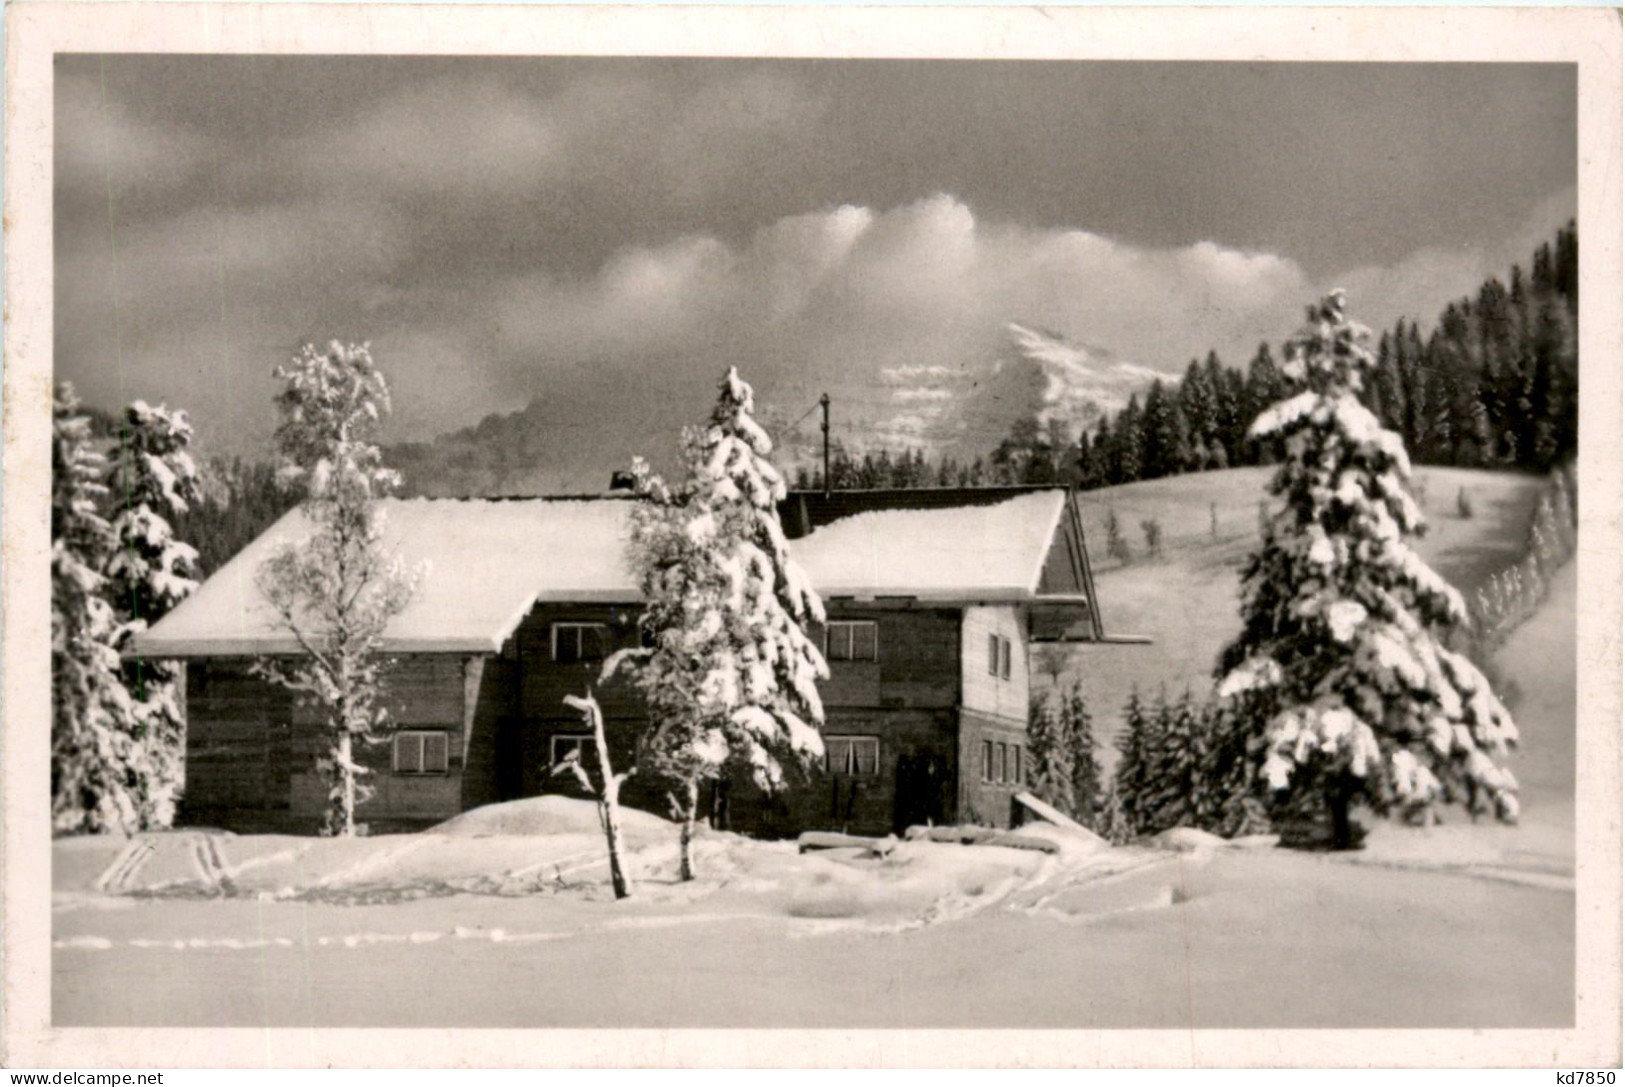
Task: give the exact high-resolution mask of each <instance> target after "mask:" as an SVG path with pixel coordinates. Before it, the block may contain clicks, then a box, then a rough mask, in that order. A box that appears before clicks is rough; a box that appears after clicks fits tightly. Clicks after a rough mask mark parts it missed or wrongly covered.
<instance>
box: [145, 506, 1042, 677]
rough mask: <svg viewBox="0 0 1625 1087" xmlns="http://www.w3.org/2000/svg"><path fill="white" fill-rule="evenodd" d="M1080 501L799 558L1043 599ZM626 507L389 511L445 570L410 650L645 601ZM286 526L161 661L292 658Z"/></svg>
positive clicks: (187, 610) (881, 525)
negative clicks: (280, 588) (284, 575)
mask: <svg viewBox="0 0 1625 1087" xmlns="http://www.w3.org/2000/svg"><path fill="white" fill-rule="evenodd" d="M1066 500H1067V496H1066V493H1065V492H1064V491H1062V490H1059V489H1049V490H1041V491H1030V492H1022V493H1019V494H1017V495H1016V496H1015V497H1006V498H1005V499H1004V500H1003V501H1000V502H998V503H996V504H994V505H972V506H954V507H948V508H940V509H876V510H871V511H870V512H865V513H858V514H855V515H853V516H849V517H846V518H843V519H841V520H838V521H834V522H832V523H829V524H827V525H825V526H824V527H822V528H819V529H817V530H815V531H814V532H813V533H812V534H811V535H810V536H807V537H805V538H803V539H799V540H794V541H793V542H792V543H791V545H790V549H791V555H792V557H793V558H794V559H795V560H796V561H797V562H799V563H800V564H801V566H802V568H803V569H804V570H805V571H806V574H807V576H808V579H809V580H810V581H811V583H812V585H813V587H814V588H816V589H817V590H818V592H819V593H820V594H822V595H823V596H825V597H837V596H848V597H858V598H863V599H871V598H886V597H910V598H914V599H919V600H926V601H941V602H960V601H963V602H974V601H998V600H1008V601H1020V600H1028V599H1032V598H1033V597H1034V596H1035V595H1036V594H1037V593H1039V591H1040V582H1041V578H1042V576H1043V571H1044V566H1045V562H1046V559H1047V558H1048V556H1049V555H1050V553H1051V549H1052V547H1053V546H1054V545H1055V543H1056V540H1057V539H1058V534H1057V533H1058V529H1059V527H1060V525H1061V522H1062V514H1063V511H1064V509H1065V503H1066ZM632 502H633V500H632V499H630V498H629V497H626V496H620V497H593V498H570V499H560V498H537V499H511V500H504V501H484V500H477V499H476V500H464V499H445V498H442V499H430V498H418V499H392V500H388V501H386V502H384V503H383V513H384V518H385V520H384V526H385V527H384V538H385V544H386V546H387V547H388V548H389V549H390V550H391V551H393V552H394V553H396V554H398V555H399V556H400V557H401V559H402V560H403V561H405V562H406V563H407V564H408V565H417V564H418V563H427V564H428V567H429V570H428V574H427V576H426V578H425V579H424V581H423V583H422V585H421V587H420V588H419V590H418V592H417V594H416V596H414V597H413V599H412V601H411V603H410V604H409V605H408V606H407V608H406V610H405V611H403V612H402V613H401V614H400V615H398V616H396V617H395V619H394V620H392V621H391V622H390V624H389V626H388V627H387V629H386V632H385V633H386V637H385V644H386V647H387V648H388V649H389V650H391V651H393V652H399V653H413V652H415V653H434V652H445V653H495V652H498V651H500V649H501V647H502V644H503V642H505V641H506V640H507V638H508V637H509V635H510V634H512V632H513V630H514V628H515V627H517V626H518V624H519V622H520V620H522V619H523V618H524V616H525V615H526V614H527V613H528V612H529V611H530V609H531V608H532V607H533V606H534V605H535V604H536V603H538V602H549V601H551V602H561V603H627V604H632V603H636V602H637V601H638V599H639V594H638V591H637V586H636V584H635V583H634V581H633V578H632V576H631V573H630V572H629V571H628V570H627V569H626V566H625V563H624V558H623V556H624V553H625V546H626V541H627V538H628V514H629V513H630V511H631V509H632ZM308 531H309V530H308V525H307V522H306V520H305V518H304V516H303V514H302V513H301V512H300V511H299V510H294V511H292V512H290V513H288V514H287V515H285V516H284V517H283V518H282V519H281V520H279V521H277V522H276V524H274V525H272V526H271V528H269V529H267V530H266V531H265V533H264V534H262V535H261V536H260V537H259V538H257V539H256V540H254V542H253V543H251V544H249V546H248V547H246V548H244V549H243V551H242V552H240V553H239V554H238V555H236V556H235V557H234V558H232V559H231V561H229V562H227V563H226V564H225V565H224V566H223V567H221V568H220V570H218V571H217V572H216V573H215V574H214V575H213V576H212V577H210V578H209V579H208V580H207V581H206V582H204V584H203V585H202V586H201V587H200V588H199V589H198V591H197V592H196V593H194V594H193V596H192V597H191V598H190V599H188V600H186V601H185V602H184V603H182V604H181V605H180V606H179V607H178V608H176V609H175V610H174V611H173V612H171V613H170V614H169V615H167V616H165V617H164V618H163V619H162V620H161V621H160V622H158V623H157V624H155V625H154V626H153V628H152V629H151V630H149V631H146V632H144V633H143V634H141V635H138V636H137V638H136V639H135V645H134V650H135V652H136V653H137V654H139V655H141V656H146V657H198V656H255V655H262V654H280V653H292V652H296V651H297V646H296V644H295V643H294V641H293V639H292V637H291V636H290V635H288V634H286V633H285V632H283V631H282V630H281V629H279V627H278V625H277V623H276V620H275V617H274V616H273V615H272V614H271V612H270V609H269V608H268V606H267V605H266V604H265V602H264V600H263V598H262V597H261V595H260V593H259V590H258V588H257V586H256V585H255V581H254V575H255V571H256V570H258V568H259V566H260V564H261V563H262V562H264V560H265V559H266V558H267V557H268V556H269V555H270V554H271V553H272V551H273V550H274V549H275V548H276V547H278V546H279V545H280V544H281V543H282V542H283V541H293V540H298V539H300V538H301V537H303V536H304V535H306V533H307V532H308Z"/></svg>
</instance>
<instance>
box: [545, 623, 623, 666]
mask: <svg viewBox="0 0 1625 1087" xmlns="http://www.w3.org/2000/svg"><path fill="white" fill-rule="evenodd" d="M608 644H609V628H608V627H606V626H605V625H604V624H603V623H554V624H553V660H554V661H556V662H557V663H559V664H575V663H577V662H578V661H597V660H603V659H604V649H605V647H606V646H607V645H608Z"/></svg>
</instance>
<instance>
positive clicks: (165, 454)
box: [107, 400, 201, 827]
mask: <svg viewBox="0 0 1625 1087" xmlns="http://www.w3.org/2000/svg"><path fill="white" fill-rule="evenodd" d="M191 442H192V426H191V424H190V423H189V422H188V421H187V419H186V413H185V412H183V411H177V412H171V411H169V410H168V409H167V408H164V407H156V408H154V407H150V406H149V405H148V404H147V403H146V402H145V401H141V400H137V401H135V402H134V403H132V404H130V405H129V406H128V407H127V408H126V409H125V411H124V418H123V420H122V421H121V423H120V425H119V429H118V444H117V445H116V446H115V447H114V449H113V456H112V471H111V475H110V478H109V482H110V484H111V491H112V495H111V506H112V511H113V516H112V530H113V539H114V545H115V546H114V551H113V554H112V556H111V558H110V560H109V562H108V565H107V576H108V592H109V596H110V598H111V600H112V603H113V606H114V609H115V611H116V612H117V614H118V616H119V618H120V620H121V621H122V624H123V635H124V637H123V639H121V643H120V647H121V648H122V647H123V646H124V645H127V644H128V639H129V638H130V637H131V636H133V635H135V634H136V633H138V632H140V631H142V630H145V629H146V628H147V627H149V626H151V625H152V624H153V623H155V622H157V621H158V620H159V619H161V618H163V617H164V616H165V615H166V614H168V613H169V611H170V610H171V609H173V608H174V607H175V605H177V604H179V603H180V602H181V601H182V600H184V599H186V597H187V596H189V595H191V592H192V590H193V589H195V588H197V582H196V581H195V580H194V576H195V573H196V568H197V552H196V551H195V550H194V549H193V548H192V547H191V546H190V545H188V544H186V543H183V542H181V541H180V540H178V539H176V537H175V531H174V529H173V528H172V527H171V523H172V522H173V520H174V519H175V517H176V516H178V515H180V514H183V513H185V512H186V511H187V510H188V509H190V508H191V507H192V506H193V505H194V504H195V503H196V502H197V501H198V500H199V498H200V497H201V489H200V486H199V482H198V474H197V469H196V467H195V466H194V465H193V463H192V455H191V453H190V452H189V448H188V447H189V446H190V445H191ZM180 675H181V668H180V665H179V664H178V663H177V662H175V661H162V660H127V661H126V662H125V665H124V680H125V686H126V688H127V689H128V691H129V693H130V697H131V700H132V704H131V709H132V712H133V714H134V721H133V724H134V730H133V731H134V737H133V741H134V743H135V744H136V745H138V746H139V748H140V749H141V750H142V752H143V754H144V758H143V759H141V760H139V768H138V769H137V770H136V771H135V774H136V778H137V780H136V782H135V790H136V795H137V798H138V801H139V805H140V817H141V825H142V826H143V827H166V826H169V825H170V824H171V823H172V822H174V818H175V804H176V801H177V800H178V799H179V796H180V791H181V787H182V784H183V781H184V766H185V762H184V759H185V747H186V721H185V718H184V717H183V716H182V714H181V707H180V701H179V682H180Z"/></svg>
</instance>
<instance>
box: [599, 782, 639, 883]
mask: <svg viewBox="0 0 1625 1087" xmlns="http://www.w3.org/2000/svg"><path fill="white" fill-rule="evenodd" d="M605 785H606V788H605V790H604V795H603V797H602V798H600V800H599V801H598V814H599V817H600V818H601V819H602V820H603V823H604V840H605V841H606V842H607V843H608V846H609V885H610V886H611V887H612V888H614V890H615V897H616V898H625V897H626V896H627V895H629V894H631V893H632V889H631V888H630V887H629V886H628V885H627V882H626V872H625V870H624V869H622V868H621V808H620V804H618V803H617V796H616V794H617V793H619V792H620V788H619V786H620V783H619V782H617V781H615V780H614V779H612V778H611V779H608V780H606V782H605Z"/></svg>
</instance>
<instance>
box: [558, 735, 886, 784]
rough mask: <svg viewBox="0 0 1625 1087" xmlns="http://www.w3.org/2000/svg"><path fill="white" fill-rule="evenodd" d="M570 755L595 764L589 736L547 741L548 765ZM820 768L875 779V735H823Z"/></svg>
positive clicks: (877, 747)
mask: <svg viewBox="0 0 1625 1087" xmlns="http://www.w3.org/2000/svg"><path fill="white" fill-rule="evenodd" d="M572 754H574V755H575V757H576V758H577V759H579V760H580V761H581V763H582V765H584V766H588V767H591V766H595V765H597V761H598V755H597V751H596V749H595V747H594V745H593V742H592V737H591V736H590V735H587V734H585V733H581V734H572V733H561V734H558V735H554V736H552V737H550V738H549V740H548V758H549V760H550V761H549V765H550V766H557V765H558V764H559V763H561V762H563V761H564V760H565V759H567V758H569V757H570V756H571V755H572ZM824 769H825V770H827V771H828V772H830V773H832V774H850V775H851V776H853V777H877V776H879V774H880V738H879V737H878V736H825V737H824Z"/></svg>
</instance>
